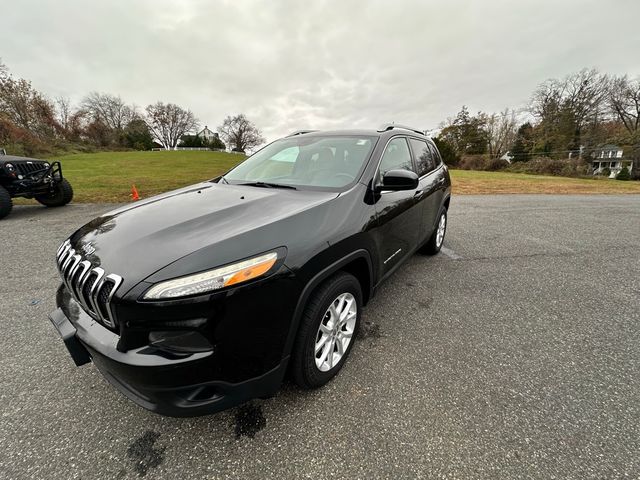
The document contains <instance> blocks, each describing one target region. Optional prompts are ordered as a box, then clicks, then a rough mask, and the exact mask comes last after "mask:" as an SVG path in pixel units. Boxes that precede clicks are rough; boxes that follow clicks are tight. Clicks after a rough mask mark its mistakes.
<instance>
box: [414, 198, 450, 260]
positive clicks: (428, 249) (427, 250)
mask: <svg viewBox="0 0 640 480" xmlns="http://www.w3.org/2000/svg"><path fill="white" fill-rule="evenodd" d="M442 215H444V221H445V223H444V236H443V237H442V243H441V244H440V245H438V242H437V237H438V225H439V224H440V219H441V218H442ZM448 226H449V216H448V215H447V208H446V207H442V208H441V209H440V211H439V212H438V220H437V221H436V226H435V228H434V229H433V233H432V234H431V237H429V240H428V241H427V243H425V244H424V246H423V247H422V248H421V249H420V253H424V254H426V255H435V254H436V253H438V252H439V251H440V249H441V248H442V245H444V239H445V237H446V236H447V227H448Z"/></svg>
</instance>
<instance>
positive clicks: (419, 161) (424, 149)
mask: <svg viewBox="0 0 640 480" xmlns="http://www.w3.org/2000/svg"><path fill="white" fill-rule="evenodd" d="M409 141H410V142H411V148H412V149H413V155H414V158H415V159H416V165H418V175H420V176H422V175H425V174H427V173H429V172H430V171H431V170H433V169H434V168H436V161H435V158H434V156H433V152H432V151H431V149H430V148H429V145H427V142H424V141H422V140H417V139H415V138H410V139H409Z"/></svg>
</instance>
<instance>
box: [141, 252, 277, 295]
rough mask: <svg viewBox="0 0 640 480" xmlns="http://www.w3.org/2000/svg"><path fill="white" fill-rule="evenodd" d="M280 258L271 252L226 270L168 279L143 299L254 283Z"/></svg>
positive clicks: (155, 286) (217, 269)
mask: <svg viewBox="0 0 640 480" xmlns="http://www.w3.org/2000/svg"><path fill="white" fill-rule="evenodd" d="M277 259H278V254H277V253H276V252H271V253H266V254H264V255H260V256H259V257H253V258H250V259H249V260H244V261H242V262H238V263H234V264H233V265H227V266H226V267H221V268H216V269H214V270H209V271H206V272H201V273H196V274H195V275H188V276H186V277H180V278H174V279H173V280H167V281H166V282H161V283H158V284H157V285H154V286H153V287H151V288H150V289H149V290H147V293H145V294H144V297H143V298H144V299H145V300H158V299H163V298H177V297H186V296H187V295H195V294H198V293H205V292H210V291H212V290H218V289H220V288H224V287H228V286H230V285H235V284H237V283H242V282H246V281H248V280H253V279H254V278H258V277H260V276H261V275H264V274H265V273H267V272H268V271H269V269H270V268H271V267H273V265H274V264H275V263H276V260H277Z"/></svg>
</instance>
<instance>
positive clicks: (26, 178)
mask: <svg viewBox="0 0 640 480" xmlns="http://www.w3.org/2000/svg"><path fill="white" fill-rule="evenodd" d="M14 197H25V198H35V199H36V200H37V201H38V202H40V203H41V204H43V205H46V206H47V207H61V206H62V205H66V204H67V203H69V202H70V201H71V200H72V199H73V188H71V184H69V182H68V181H67V179H66V178H63V177H62V167H61V166H60V162H51V163H49V162H47V161H46V160H36V159H35V158H26V157H14V156H12V155H7V154H6V152H5V151H4V150H3V149H0V218H4V217H6V216H7V215H9V213H11V209H12V208H13V200H12V199H13V198H14Z"/></svg>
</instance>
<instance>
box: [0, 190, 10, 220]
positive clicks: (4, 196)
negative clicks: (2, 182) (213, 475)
mask: <svg viewBox="0 0 640 480" xmlns="http://www.w3.org/2000/svg"><path fill="white" fill-rule="evenodd" d="M12 208H13V200H11V195H9V192H7V189H6V188H4V187H0V218H4V217H6V216H7V215H9V213H11V209H12Z"/></svg>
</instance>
